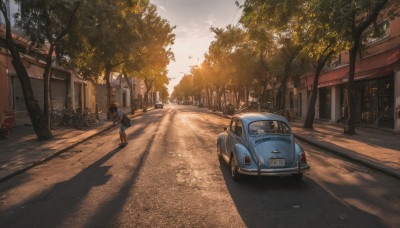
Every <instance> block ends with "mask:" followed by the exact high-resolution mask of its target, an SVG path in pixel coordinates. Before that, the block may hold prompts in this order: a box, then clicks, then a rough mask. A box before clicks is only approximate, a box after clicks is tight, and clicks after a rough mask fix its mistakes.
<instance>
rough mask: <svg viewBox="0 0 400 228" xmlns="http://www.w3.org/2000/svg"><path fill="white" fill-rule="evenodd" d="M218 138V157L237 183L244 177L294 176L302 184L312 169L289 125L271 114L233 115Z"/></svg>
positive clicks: (278, 116) (283, 119)
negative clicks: (305, 175) (302, 180)
mask: <svg viewBox="0 0 400 228" xmlns="http://www.w3.org/2000/svg"><path fill="white" fill-rule="evenodd" d="M224 130H225V132H224V133H222V134H220V135H219V136H218V140H217V154H218V157H219V158H220V159H221V160H222V161H224V162H226V163H227V164H228V165H229V166H230V169H231V176H232V178H233V179H234V180H236V181H238V180H240V179H241V178H243V176H244V175H253V176H289V175H290V176H292V178H293V180H295V181H299V180H301V178H302V177H303V173H304V172H305V171H308V170H309V169H310V166H309V165H308V164H307V159H306V154H305V152H304V150H303V148H302V147H301V146H300V145H299V144H297V143H296V142H295V141H294V137H293V132H292V130H291V128H290V125H289V122H288V121H287V120H286V119H285V118H284V117H282V116H280V115H276V114H269V113H244V114H237V115H234V116H233V117H232V119H231V123H230V126H229V128H226V127H225V129H224Z"/></svg>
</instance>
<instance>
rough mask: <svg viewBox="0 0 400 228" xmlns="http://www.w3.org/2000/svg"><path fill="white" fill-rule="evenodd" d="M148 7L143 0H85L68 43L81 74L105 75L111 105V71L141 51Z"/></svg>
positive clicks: (69, 53)
mask: <svg viewBox="0 0 400 228" xmlns="http://www.w3.org/2000/svg"><path fill="white" fill-rule="evenodd" d="M147 6H148V1H143V0H141V1H139V0H129V1H123V0H100V1H85V2H83V3H82V6H81V7H80V9H79V11H78V15H79V17H78V23H77V24H76V25H75V26H74V29H75V30H74V32H73V33H71V35H70V36H69V37H68V40H67V42H65V44H64V51H66V52H67V54H68V56H69V57H70V60H71V61H70V65H72V67H73V68H77V69H78V73H79V74H81V75H83V76H84V77H85V78H88V79H94V80H96V79H97V76H98V75H101V74H103V75H104V79H105V81H106V85H107V102H106V104H107V106H110V104H111V85H110V73H111V72H112V71H113V70H117V69H118V68H121V65H122V64H123V63H124V62H125V61H126V58H125V56H126V55H129V54H130V53H134V52H136V51H138V50H139V48H140V46H137V44H138V41H139V40H140V39H141V35H140V34H139V32H138V31H139V27H138V26H139V25H140V23H139V22H140V20H142V18H141V17H142V16H143V11H144V10H145V8H147ZM104 15H107V16H106V17H104ZM93 77H94V78H93ZM108 117H109V118H110V115H108Z"/></svg>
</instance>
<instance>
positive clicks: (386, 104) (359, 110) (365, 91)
mask: <svg viewBox="0 0 400 228" xmlns="http://www.w3.org/2000/svg"><path fill="white" fill-rule="evenodd" d="M346 87H347V84H343V85H341V88H340V95H341V96H340V105H341V107H342V110H341V112H342V113H341V116H342V118H343V119H345V118H346V110H345V106H346V104H347V88H346ZM355 90H356V93H355V94H356V107H355V111H356V123H358V124H365V125H373V126H377V127H382V128H391V129H392V128H393V127H394V78H393V75H388V76H385V77H380V78H376V79H370V80H363V81H356V82H355Z"/></svg>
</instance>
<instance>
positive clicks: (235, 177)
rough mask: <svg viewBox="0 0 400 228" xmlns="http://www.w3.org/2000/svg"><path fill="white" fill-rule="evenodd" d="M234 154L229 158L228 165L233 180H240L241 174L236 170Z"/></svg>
mask: <svg viewBox="0 0 400 228" xmlns="http://www.w3.org/2000/svg"><path fill="white" fill-rule="evenodd" d="M235 163H236V162H235V156H233V155H231V159H230V160H229V167H230V169H231V176H232V179H233V180H234V181H240V180H242V177H243V176H242V174H241V173H239V172H238V170H237V166H236V165H235Z"/></svg>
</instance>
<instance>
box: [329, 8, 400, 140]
mask: <svg viewBox="0 0 400 228" xmlns="http://www.w3.org/2000/svg"><path fill="white" fill-rule="evenodd" d="M399 2H400V1H399V0H351V1H345V0H343V1H338V2H336V4H335V5H334V7H335V8H334V9H333V10H332V11H333V12H335V13H336V15H335V18H337V19H338V23H341V24H342V25H343V29H344V30H345V31H346V33H347V39H348V41H349V42H350V43H351V47H350V50H349V54H350V62H349V81H348V84H347V100H348V105H347V110H348V117H347V120H346V122H345V126H344V133H345V134H349V135H353V134H355V117H356V110H355V107H356V100H355V97H356V96H355V88H354V77H355V65H356V59H357V53H358V52H359V50H360V47H361V45H362V42H361V40H362V36H363V34H364V32H365V31H366V30H367V29H368V28H370V27H371V26H373V25H376V23H375V22H376V20H377V19H383V18H387V17H389V16H392V15H394V14H395V13H396V12H397V11H398V6H399Z"/></svg>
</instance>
